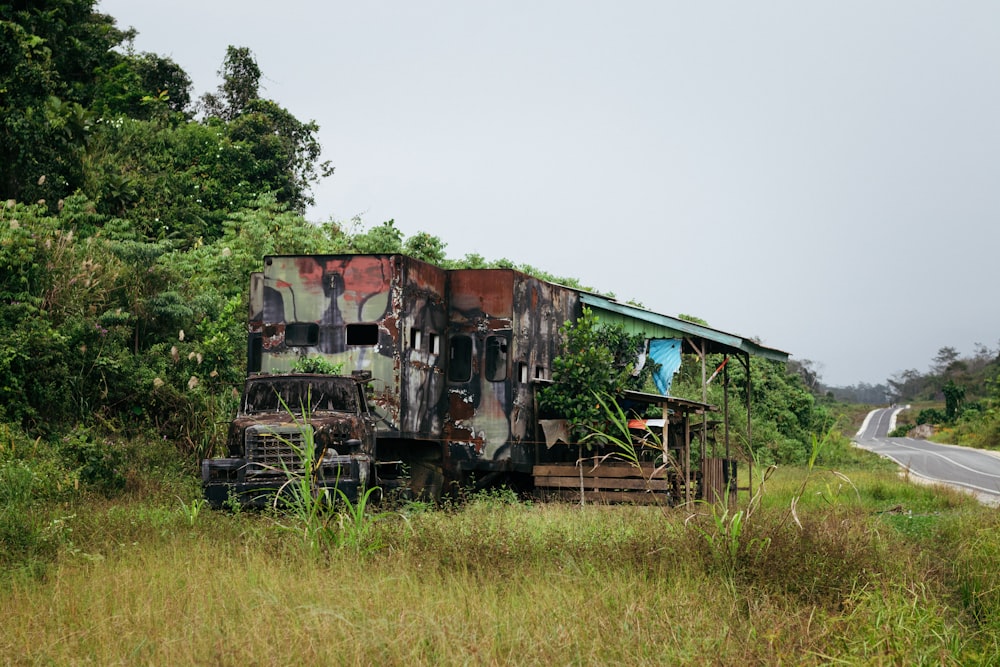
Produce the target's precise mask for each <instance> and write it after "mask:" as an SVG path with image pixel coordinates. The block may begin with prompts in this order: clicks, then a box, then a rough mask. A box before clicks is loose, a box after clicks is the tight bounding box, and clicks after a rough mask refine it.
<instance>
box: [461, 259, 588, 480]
mask: <svg viewBox="0 0 1000 667" xmlns="http://www.w3.org/2000/svg"><path fill="white" fill-rule="evenodd" d="M449 298H450V308H449V315H450V319H451V326H450V331H451V338H452V339H454V338H455V337H462V336H464V337H467V339H468V341H469V345H470V348H471V368H470V372H469V374H468V378H467V379H465V378H463V379H462V380H457V379H456V378H454V377H452V378H451V379H450V381H449V383H448V413H447V416H446V421H445V434H444V435H445V438H446V439H447V440H448V441H449V442H450V443H451V448H450V453H451V456H452V457H453V458H455V457H461V458H463V459H466V460H467V462H466V463H464V465H466V466H467V467H470V468H480V469H490V470H497V469H517V470H522V471H530V466H531V464H532V463H533V461H534V450H533V446H532V445H533V443H532V442H531V440H532V438H533V435H534V433H533V432H534V418H535V414H534V405H533V404H534V399H533V394H532V391H533V389H532V387H531V381H532V380H533V379H534V378H535V377H536V376H537V375H538V374H539V373H541V374H542V375H543V376H545V377H548V376H549V374H550V373H551V361H552V359H553V358H554V357H555V355H556V354H558V346H559V340H558V334H559V326H560V325H561V324H562V322H563V321H565V320H566V319H572V318H574V317H575V314H576V312H577V311H578V309H579V298H578V296H577V293H576V292H575V291H573V290H570V289H567V288H564V287H560V286H557V285H551V284H549V283H546V282H544V281H540V280H538V279H536V278H532V277H531V276H527V275H525V274H523V273H520V272H517V271H512V270H506V269H495V270H481V269H467V270H458V271H451V272H450V273H449ZM500 357H502V362H501V361H500V359H499V358H500ZM501 363H502V365H501Z"/></svg>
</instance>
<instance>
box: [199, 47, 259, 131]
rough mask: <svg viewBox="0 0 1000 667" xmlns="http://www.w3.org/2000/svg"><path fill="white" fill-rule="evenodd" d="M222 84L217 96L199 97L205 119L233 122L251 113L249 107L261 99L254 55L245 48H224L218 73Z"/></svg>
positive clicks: (209, 94)
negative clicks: (206, 117)
mask: <svg viewBox="0 0 1000 667" xmlns="http://www.w3.org/2000/svg"><path fill="white" fill-rule="evenodd" d="M218 75H219V76H220V77H221V78H222V83H221V84H219V88H218V90H217V92H216V93H214V94H213V93H205V94H204V95H202V97H201V103H202V107H203V109H204V112H205V115H206V116H215V117H217V118H221V119H222V120H225V121H230V120H235V119H236V118H239V117H240V116H242V115H243V114H244V113H247V112H248V111H249V110H250V105H251V103H252V102H255V101H256V100H258V99H259V98H260V77H261V71H260V67H259V66H258V65H257V61H256V60H255V59H254V56H253V53H251V51H250V49H248V48H246V47H235V46H232V45H230V46H228V47H226V57H225V59H224V60H223V61H222V69H220V70H219V71H218Z"/></svg>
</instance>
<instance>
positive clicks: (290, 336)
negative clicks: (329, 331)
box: [285, 322, 319, 347]
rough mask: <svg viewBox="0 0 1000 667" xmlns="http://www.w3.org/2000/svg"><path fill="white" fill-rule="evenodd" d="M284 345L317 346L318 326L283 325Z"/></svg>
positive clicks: (310, 323) (304, 323)
mask: <svg viewBox="0 0 1000 667" xmlns="http://www.w3.org/2000/svg"><path fill="white" fill-rule="evenodd" d="M285 345H288V346H291V347H308V346H315V345H319V325H318V324H316V323H315V322H289V323H288V324H286V325H285Z"/></svg>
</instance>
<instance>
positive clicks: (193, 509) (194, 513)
mask: <svg viewBox="0 0 1000 667" xmlns="http://www.w3.org/2000/svg"><path fill="white" fill-rule="evenodd" d="M177 500H180V502H181V514H182V515H183V516H184V518H185V520H187V523H188V525H189V526H191V527H194V525H195V524H196V523H197V522H198V516H199V515H200V514H201V511H202V510H203V509H205V507H207V506H208V501H207V500H205V499H204V498H194V499H192V500H191V502H189V503H185V502H184V501H183V500H181V499H180V498H178V499H177Z"/></svg>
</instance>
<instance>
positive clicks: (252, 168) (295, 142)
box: [202, 46, 333, 212]
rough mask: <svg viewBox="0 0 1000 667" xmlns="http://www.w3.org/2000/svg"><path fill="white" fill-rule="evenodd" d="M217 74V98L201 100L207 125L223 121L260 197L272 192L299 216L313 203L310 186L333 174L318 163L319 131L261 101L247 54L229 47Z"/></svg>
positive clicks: (257, 71)
mask: <svg viewBox="0 0 1000 667" xmlns="http://www.w3.org/2000/svg"><path fill="white" fill-rule="evenodd" d="M219 75H220V76H222V79H223V82H222V84H221V85H220V86H219V90H218V93H217V94H215V95H213V94H206V95H204V96H203V97H202V106H203V108H204V111H205V115H206V116H207V117H208V122H209V124H212V118H216V119H219V120H221V121H224V122H225V124H226V125H225V127H226V128H227V130H228V132H227V133H228V136H229V138H230V140H231V141H232V142H233V144H234V145H235V146H238V147H240V148H241V149H243V150H242V151H241V153H240V154H241V155H242V156H243V158H244V159H243V160H242V161H241V169H242V171H243V173H244V174H246V175H247V179H248V180H250V181H251V182H255V183H260V184H261V185H262V186H264V189H262V190H259V192H263V191H265V190H267V191H272V192H275V193H276V194H277V196H278V201H280V202H283V203H287V204H288V205H289V206H290V207H291V208H292V209H293V210H295V211H299V212H302V211H304V210H305V208H306V206H308V205H310V204H312V203H313V198H312V196H311V195H310V194H309V191H310V189H311V188H312V184H313V183H314V182H315V181H316V180H317V179H318V178H321V177H326V176H329V175H331V174H332V173H333V168H332V167H331V166H330V163H329V162H323V163H320V162H319V157H320V154H321V152H322V149H321V147H320V144H319V141H318V140H317V139H316V133H317V132H318V131H319V126H318V125H317V124H316V123H315V122H312V121H310V122H308V123H303V122H301V121H300V120H298V119H297V118H295V116H293V115H292V114H291V113H290V112H289V111H288V110H287V109H284V108H283V107H281V106H279V105H278V104H277V103H275V102H273V101H271V100H267V99H263V98H261V97H260V77H261V71H260V68H259V67H258V65H257V62H256V61H255V60H254V58H253V54H252V53H251V52H250V50H249V49H247V48H245V47H240V48H237V47H234V46H229V47H228V48H227V49H226V58H225V61H224V62H223V66H222V69H221V70H220V71H219Z"/></svg>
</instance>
